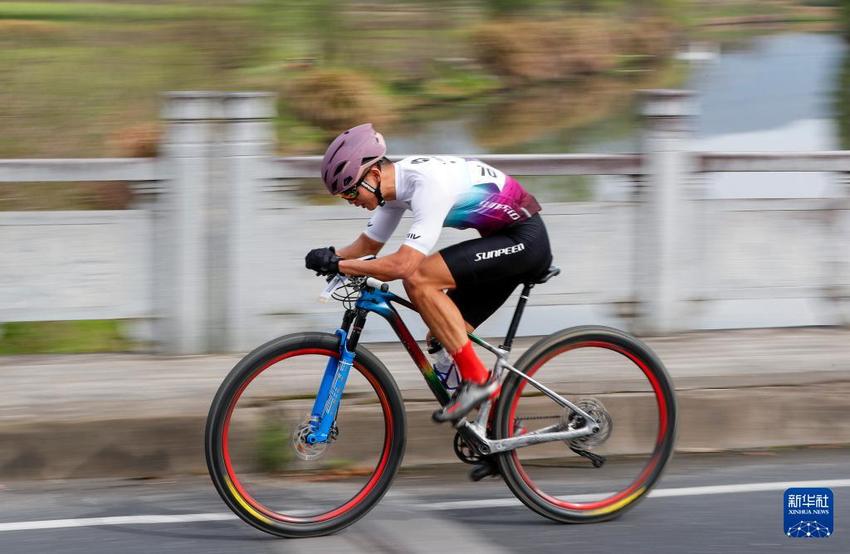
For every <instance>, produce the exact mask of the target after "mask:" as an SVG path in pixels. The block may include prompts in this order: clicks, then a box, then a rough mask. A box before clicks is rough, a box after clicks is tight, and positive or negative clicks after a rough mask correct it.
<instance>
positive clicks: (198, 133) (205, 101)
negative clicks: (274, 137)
mask: <svg viewBox="0 0 850 554" xmlns="http://www.w3.org/2000/svg"><path fill="white" fill-rule="evenodd" d="M219 97H220V94H218V93H203V92H176V93H168V94H166V96H165V106H164V109H163V114H162V117H163V119H164V120H165V123H166V130H165V137H164V140H163V144H162V145H161V152H160V155H161V156H162V157H163V160H162V163H163V164H165V165H166V166H167V168H168V172H169V174H170V175H171V176H172V180H171V181H170V182H169V183H167V185H166V186H165V187H164V191H163V193H162V194H160V195H159V201H158V203H157V206H156V210H155V214H154V237H155V238H154V252H155V255H154V257H155V263H154V306H155V313H156V317H157V320H156V324H155V333H154V334H155V337H156V341H157V343H158V345H159V349H160V350H161V351H163V352H167V353H170V354H196V353H202V352H206V351H207V350H208V341H207V331H208V300H209V299H208V292H209V290H208V286H207V285H208V283H207V267H206V264H207V260H208V259H209V257H210V252H209V242H208V237H207V227H208V224H207V221H208V198H207V191H208V184H209V183H210V181H211V174H212V171H213V168H212V164H211V159H213V158H214V155H215V151H214V148H213V144H214V141H215V139H214V136H215V126H216V122H217V120H220V118H221V117H222V113H221V104H220V101H219Z"/></svg>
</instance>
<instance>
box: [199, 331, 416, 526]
mask: <svg viewBox="0 0 850 554" xmlns="http://www.w3.org/2000/svg"><path fill="white" fill-rule="evenodd" d="M338 358H339V350H338V339H337V337H335V336H333V335H327V334H323V333H299V334H296V335H289V336H286V337H282V338H279V339H276V340H274V341H271V342H269V343H268V344H266V345H263V346H261V347H260V348H258V349H257V350H255V351H254V352H252V353H251V354H249V355H248V356H246V357H245V359H243V360H242V361H241V362H240V363H239V364H237V365H236V367H235V368H234V369H233V370H232V371H231V373H230V374H229V375H228V377H227V378H226V379H225V381H224V383H222V385H221V387H220V389H219V391H218V394H216V397H215V399H214V400H213V404H212V406H211V408H210V414H209V417H208V419H207V429H206V456H207V467H208V469H209V472H210V476H211V477H212V480H213V483H214V484H215V487H216V489H217V490H218V492H219V494H220V495H221V497H222V498H223V499H224V501H225V502H226V503H227V505H228V506H229V507H230V508H231V509H232V510H233V511H234V512H235V513H236V514H237V515H238V516H239V517H241V518H242V519H243V520H244V521H246V522H247V523H249V524H251V525H253V526H254V527H257V528H258V529H261V530H263V531H266V532H268V533H271V534H274V535H278V536H283V537H309V536H317V535H325V534H328V533H333V532H335V531H338V530H340V529H342V528H343V527H346V526H348V525H351V524H352V523H354V522H355V521H357V520H358V519H359V518H361V517H363V516H364V515H365V514H366V513H367V512H368V511H369V510H370V509H371V508H372V507H373V506H374V505H375V503H377V502H378V500H379V499H380V498H381V496H383V494H384V493H385V492H386V490H387V488H388V487H389V485H390V483H391V482H392V480H393V477H394V476H395V474H396V472H397V471H398V468H399V466H400V464H401V459H402V455H403V452H404V443H405V415H404V407H403V404H402V400H401V394H400V393H399V391H398V387H397V386H396V384H395V381H394V380H393V378H392V377H391V376H390V374H389V372H388V371H387V369H386V367H385V366H384V365H383V364H382V363H381V362H380V361H378V359H377V358H375V356H374V355H372V354H371V353H370V352H369V351H368V350H366V349H365V348H363V347H360V346H358V348H357V351H356V353H355V359H354V365H353V368H352V370H351V372H350V373H349V376H348V381H347V384H346V386H345V392H344V394H343V396H342V399H341V401H340V406H339V411H338V413H337V417H336V421H335V423H334V426H333V427H332V428H331V433H330V435H331V438H330V440H329V441H328V442H327V443H319V444H314V445H309V444H307V441H306V440H305V438H306V435H307V434H309V432H310V431H309V426H308V424H309V419H310V414H311V411H312V408H313V403H314V399H315V396H316V393H317V391H318V390H319V385H320V383H321V381H322V376H323V375H324V372H325V368H326V367H327V366H328V362H329V360H331V359H338Z"/></svg>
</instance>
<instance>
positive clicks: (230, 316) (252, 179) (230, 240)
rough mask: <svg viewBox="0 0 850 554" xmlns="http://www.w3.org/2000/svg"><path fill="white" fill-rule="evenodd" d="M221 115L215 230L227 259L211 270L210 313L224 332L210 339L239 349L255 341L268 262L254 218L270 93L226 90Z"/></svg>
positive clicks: (269, 146)
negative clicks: (214, 285)
mask: <svg viewBox="0 0 850 554" xmlns="http://www.w3.org/2000/svg"><path fill="white" fill-rule="evenodd" d="M224 116H225V121H224V129H223V133H222V134H223V144H222V158H221V159H222V160H223V161H224V166H223V167H222V169H223V171H222V173H221V180H220V182H218V183H216V185H215V187H216V190H217V193H218V194H217V195H216V197H217V198H219V200H220V202H219V206H220V207H221V208H222V209H223V211H222V212H220V215H222V216H223V219H222V220H221V225H220V226H217V228H218V229H219V230H220V232H221V233H222V235H221V236H222V238H223V242H222V243H221V246H222V248H221V252H222V253H223V254H224V256H225V257H224V258H223V259H225V260H226V262H227V263H226V266H225V267H222V268H220V269H221V271H220V272H218V271H213V273H214V274H217V275H221V276H223V278H224V279H225V280H226V282H225V283H219V284H224V285H225V286H224V287H222V288H220V289H218V290H219V292H220V295H217V296H218V297H219V299H220V302H219V305H218V312H217V313H216V314H215V316H216V318H217V321H218V322H220V324H221V325H220V328H222V329H223V330H224V334H223V335H220V336H217V337H214V338H215V339H216V340H215V341H214V344H213V346H214V348H215V349H216V350H227V351H234V350H236V351H241V350H249V349H251V348H252V347H253V346H255V345H256V344H255V343H256V340H257V336H256V335H257V333H256V330H257V328H258V327H259V321H257V317H258V315H259V314H260V313H262V301H263V296H262V290H261V288H262V287H261V286H260V283H261V281H260V280H258V279H257V278H256V277H257V275H258V272H260V271H263V269H264V268H266V267H268V265H267V264H265V263H264V260H263V252H262V250H263V246H262V245H263V237H262V236H261V232H262V230H263V229H262V226H260V225H259V224H258V221H259V220H260V217H261V213H262V211H263V210H262V208H263V206H262V205H261V204H262V203H261V201H260V195H261V194H262V192H263V188H264V175H263V173H262V169H263V167H264V166H263V163H267V162H268V160H269V159H270V158H271V156H272V151H273V149H274V143H275V131H274V126H273V125H272V121H273V119H274V117H275V97H274V95H273V94H269V93H230V94H227V95H226V96H225V97H224ZM277 239H278V240H287V237H277ZM267 254H268V253H267ZM279 284H280V286H283V283H279ZM218 318H220V319H218Z"/></svg>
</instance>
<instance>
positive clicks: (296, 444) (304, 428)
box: [292, 418, 339, 461]
mask: <svg viewBox="0 0 850 554" xmlns="http://www.w3.org/2000/svg"><path fill="white" fill-rule="evenodd" d="M310 422H311V420H310V418H307V419H306V420H304V422H302V423H301V424H299V425H298V426H297V427H296V428H295V430H294V431H293V432H292V449H293V450H294V451H295V455H296V456H298V457H299V458H300V459H302V460H305V461H310V460H316V459H319V458H321V457H322V456H323V455H324V453H325V451H326V450H327V449H328V446H329V445H330V444H331V443H332V442H333V441H334V440H336V437H337V435H339V429H337V426H336V422H334V424H333V427H331V431H330V433H328V440H327V441H325V442H316V443H313V444H310V443H309V442H307V437H308V436H309V435H310V434H311V433H313V432H314V431H313V427H312V426H311V425H310Z"/></svg>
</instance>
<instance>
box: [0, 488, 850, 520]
mask: <svg viewBox="0 0 850 554" xmlns="http://www.w3.org/2000/svg"><path fill="white" fill-rule="evenodd" d="M795 487H826V488H841V487H850V479H831V480H823V481H777V482H772V483H741V484H738V485H712V486H705V487H682V488H675V489H657V490H654V491H652V492H650V493H649V497H650V498H667V497H674V496H702V495H708V494H736V493H744V492H762V491H780V490H785V489H790V488H795ZM569 498H570V500H572V501H574V502H588V501H592V500H598V499H599V498H600V495H599V494H586V495H575V496H571V497H569ZM407 500H408V501H409V503H410V507H411V508H412V509H418V510H425V511H443V510H466V509H470V508H501V507H506V506H521V505H522V504H521V503H520V501H519V500H517V499H515V498H493V499H487V500H460V501H454V502H432V503H426V504H419V505H418V506H416V503H415V501H413V500H410V499H407ZM235 519H238V518H237V517H236V516H235V515H233V514H230V513H206V514H181V515H145V516H115V517H92V518H81V519H51V520H42V521H15V522H9V523H0V533H3V532H9V531H32V530H39V529H67V528H74V527H100V526H103V525H157V524H163V523H198V522H205V521H229V520H235Z"/></svg>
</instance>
